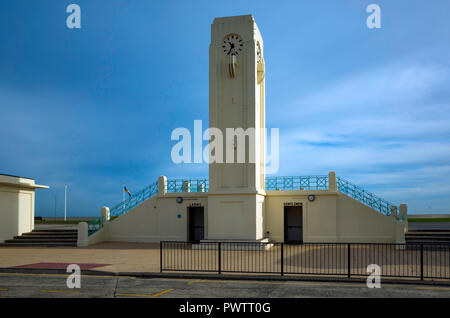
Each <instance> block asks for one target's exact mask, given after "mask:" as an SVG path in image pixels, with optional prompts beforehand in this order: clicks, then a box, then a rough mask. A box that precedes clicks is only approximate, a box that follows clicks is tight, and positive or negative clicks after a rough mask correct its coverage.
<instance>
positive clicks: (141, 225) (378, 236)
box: [89, 190, 406, 244]
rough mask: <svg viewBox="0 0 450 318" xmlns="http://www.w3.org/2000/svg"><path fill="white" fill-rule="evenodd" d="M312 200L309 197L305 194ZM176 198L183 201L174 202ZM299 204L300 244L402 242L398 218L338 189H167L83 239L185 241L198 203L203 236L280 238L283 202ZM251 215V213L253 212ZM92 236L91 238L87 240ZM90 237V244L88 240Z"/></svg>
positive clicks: (282, 239)
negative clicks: (191, 211)
mask: <svg viewBox="0 0 450 318" xmlns="http://www.w3.org/2000/svg"><path fill="white" fill-rule="evenodd" d="M310 194H314V195H315V200H314V201H312V202H311V201H309V200H308V195H310ZM177 196H182V197H183V198H184V200H183V203H181V204H179V203H177V202H176V197H177ZM285 203H296V204H301V205H302V207H303V241H304V242H378V243H379V242H388V243H395V242H397V243H403V242H404V229H405V224H406V222H398V221H396V220H395V219H394V218H393V217H389V216H385V215H383V214H381V213H379V212H377V211H375V210H373V209H371V208H369V207H367V206H365V205H364V204H362V203H360V202H358V201H356V200H354V199H352V198H350V197H348V196H346V195H344V194H342V193H339V192H333V191H327V190H316V191H313V190H299V191H268V192H267V194H266V196H265V197H264V196H262V195H245V194H242V195H240V194H235V195H226V194H224V195H217V194H215V195H210V196H209V197H208V194H207V193H182V194H181V193H167V194H165V195H159V196H158V195H157V196H155V197H153V198H151V199H149V200H147V201H145V202H144V203H142V204H141V205H139V206H137V207H136V208H134V209H132V210H130V211H129V212H127V213H126V214H124V215H122V216H120V217H119V218H117V219H115V220H114V221H110V222H106V225H105V228H104V230H102V231H100V233H96V234H94V235H95V237H97V238H96V239H95V240H94V238H92V239H91V237H90V238H89V244H92V242H94V241H95V242H98V241H99V240H100V241H102V240H105V241H126V242H159V241H161V240H169V241H170V240H173V241H186V240H188V213H187V211H188V207H189V206H190V205H192V204H195V205H200V206H203V207H204V209H205V210H204V211H205V214H204V215H205V220H204V224H205V239H210V240H258V239H262V238H269V239H270V240H272V241H277V242H283V241H284V205H285ZM255 213H256V215H255ZM92 240H94V241H92ZM91 241H92V242H91Z"/></svg>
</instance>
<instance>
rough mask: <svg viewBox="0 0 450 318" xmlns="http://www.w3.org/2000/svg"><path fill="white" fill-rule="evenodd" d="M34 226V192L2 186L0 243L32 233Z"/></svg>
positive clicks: (0, 196)
mask: <svg viewBox="0 0 450 318" xmlns="http://www.w3.org/2000/svg"><path fill="white" fill-rule="evenodd" d="M33 226H34V191H31V190H30V191H26V190H21V189H18V188H14V187H7V186H0V242H3V241H5V240H8V239H12V238H13V237H14V236H18V235H21V234H22V233H27V232H31V231H32V230H33Z"/></svg>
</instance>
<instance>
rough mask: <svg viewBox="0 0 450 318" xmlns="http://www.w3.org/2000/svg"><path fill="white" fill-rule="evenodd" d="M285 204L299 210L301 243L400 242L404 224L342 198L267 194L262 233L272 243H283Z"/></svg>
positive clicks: (334, 194)
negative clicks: (296, 205)
mask: <svg viewBox="0 0 450 318" xmlns="http://www.w3.org/2000/svg"><path fill="white" fill-rule="evenodd" d="M309 194H315V200H314V201H313V202H310V201H308V195H309ZM285 202H295V203H301V204H302V206H303V241H304V242H361V243H363V242H378V243H380V242H389V243H395V242H398V243H403V242H404V235H403V231H404V230H403V227H404V223H402V222H398V221H396V220H395V219H394V218H393V217H389V216H385V215H383V214H381V213H379V212H378V211H375V210H373V209H371V208H369V207H368V206H366V205H364V204H362V203H360V202H359V201H356V200H354V199H352V198H350V197H348V196H346V195H345V194H342V193H339V192H332V191H330V192H329V191H327V190H323V191H268V192H267V196H266V202H265V206H266V211H265V215H266V219H267V220H266V222H265V223H266V229H265V230H266V232H268V234H267V237H269V238H270V239H271V240H273V241H278V242H282V241H283V240H284V203H285ZM398 224H400V226H398ZM400 232H401V233H400Z"/></svg>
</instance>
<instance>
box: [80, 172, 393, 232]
mask: <svg viewBox="0 0 450 318" xmlns="http://www.w3.org/2000/svg"><path fill="white" fill-rule="evenodd" d="M329 182H330V181H329V177H328V175H310V176H274V177H268V176H266V179H265V189H266V190H267V191H273V190H280V191H289V190H291V191H292V190H327V189H328V188H329ZM336 182H337V187H338V190H339V192H341V193H344V194H346V195H348V196H350V197H351V198H353V199H355V200H357V201H359V202H361V203H363V204H365V205H367V206H369V207H370V208H372V209H374V210H377V211H379V212H380V213H383V214H385V215H387V216H389V215H390V214H391V207H392V206H393V204H392V203H390V202H389V201H387V200H385V199H382V198H380V197H379V196H377V195H375V194H373V193H372V192H370V191H367V190H364V189H363V188H361V187H359V186H357V185H355V184H353V183H351V182H350V181H348V180H346V179H344V178H342V177H339V176H337V177H336ZM166 190H167V192H169V193H178V192H208V190H209V179H208V178H174V179H167V189H166ZM157 192H158V181H155V182H153V183H152V184H150V185H149V186H147V187H145V188H144V189H142V190H140V191H138V192H136V193H135V194H134V195H133V196H132V197H130V198H128V199H126V200H125V201H123V202H120V203H118V204H116V205H115V206H113V207H112V208H111V210H110V215H111V216H115V217H118V216H120V215H122V214H124V213H126V212H128V211H129V210H131V209H132V208H134V207H136V206H137V205H139V204H141V203H142V202H144V201H145V200H147V199H149V198H151V197H152V196H153V195H155V194H156V193H157ZM88 224H89V229H90V230H89V231H90V234H92V233H95V231H97V230H98V226H97V225H98V224H100V225H101V227H103V223H102V221H101V220H100V218H98V219H96V220H93V221H91V222H89V223H88ZM101 227H100V228H101ZM91 228H92V231H91ZM94 229H95V230H94Z"/></svg>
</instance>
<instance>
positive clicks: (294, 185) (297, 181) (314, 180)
mask: <svg viewBox="0 0 450 318" xmlns="http://www.w3.org/2000/svg"><path fill="white" fill-rule="evenodd" d="M327 189H328V176H326V175H324V176H295V177H266V190H268V191H273V190H280V191H288V190H327Z"/></svg>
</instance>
